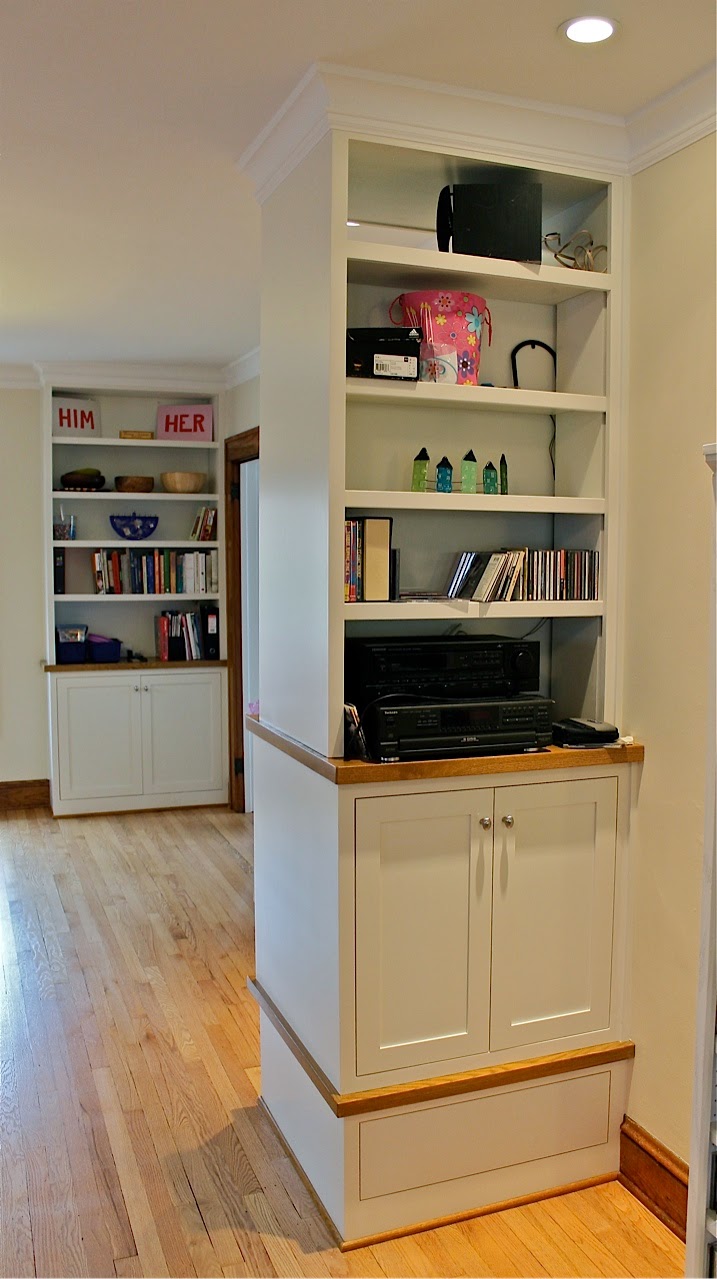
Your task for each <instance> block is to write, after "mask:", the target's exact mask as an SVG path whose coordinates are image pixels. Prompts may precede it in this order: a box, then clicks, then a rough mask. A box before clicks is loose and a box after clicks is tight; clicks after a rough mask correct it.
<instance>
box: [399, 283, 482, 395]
mask: <svg viewBox="0 0 717 1279" xmlns="http://www.w3.org/2000/svg"><path fill="white" fill-rule="evenodd" d="M396 306H399V307H400V309H401V319H400V320H397V319H396V317H395V315H394V308H395V307H396ZM388 314H389V318H390V320H391V323H392V324H397V325H416V327H418V326H420V327H421V328H422V330H423V346H422V348H421V372H420V377H421V380H422V381H430V382H448V381H452V382H458V383H459V384H461V385H463V386H477V385H478V371H479V369H480V349H481V337H482V334H483V326H484V325H485V327H486V331H487V333H488V345H489V346H490V343H491V339H492V336H493V326H492V321H491V316H490V311H489V310H488V305H487V303H486V300H485V298H482V297H479V296H478V294H477V293H464V292H463V291H462V290H460V289H453V290H451V289H425V290H423V291H420V292H417V293H401V294H399V296H398V297H397V298H394V300H393V302H392V303H391V305H390V307H389V308H388ZM424 348H425V349H424Z"/></svg>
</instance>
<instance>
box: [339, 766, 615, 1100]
mask: <svg viewBox="0 0 717 1279" xmlns="http://www.w3.org/2000/svg"><path fill="white" fill-rule="evenodd" d="M616 812H617V779H616V778H615V777H597V778H592V779H590V780H585V781H582V780H581V781H564V782H550V783H535V784H532V785H525V786H507V787H500V786H498V787H495V788H494V789H491V788H486V789H483V790H463V791H457V792H455V791H454V792H450V791H448V792H446V791H438V792H433V793H428V794H424V795H414V796H406V795H397V796H388V797H386V798H381V799H379V798H374V799H359V800H357V803H356V1024H357V1040H356V1055H357V1073H358V1074H359V1075H361V1074H366V1073H370V1072H372V1071H381V1070H391V1069H395V1068H396V1067H400V1066H413V1065H416V1064H417V1063H418V1062H425V1063H429V1062H433V1063H436V1069H438V1064H439V1063H440V1062H442V1061H445V1060H449V1059H451V1060H452V1059H454V1058H456V1057H460V1056H461V1055H470V1054H474V1053H483V1052H487V1051H489V1050H491V1051H496V1050H499V1049H506V1048H511V1049H512V1048H521V1047H525V1048H527V1047H529V1045H531V1044H534V1043H536V1042H538V1043H539V1042H543V1041H545V1040H551V1039H555V1040H558V1039H561V1038H565V1037H569V1036H571V1035H578V1034H581V1033H584V1032H590V1031H596V1030H600V1029H605V1028H607V1027H608V1026H609V1024H610V977H611V972H610V968H611V964H610V960H611V954H612V947H613V904H614V890H615V851H616Z"/></svg>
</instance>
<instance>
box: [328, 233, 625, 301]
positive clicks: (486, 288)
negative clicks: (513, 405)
mask: <svg viewBox="0 0 717 1279" xmlns="http://www.w3.org/2000/svg"><path fill="white" fill-rule="evenodd" d="M347 269H348V280H349V283H356V284H379V285H385V286H387V287H390V288H395V290H396V292H397V293H400V292H402V291H403V290H405V289H422V288H430V287H431V285H436V286H437V285H438V284H441V283H442V284H443V285H444V286H445V287H447V288H454V289H467V290H469V291H470V292H472V293H474V292H478V293H481V294H485V296H486V297H487V300H488V304H489V305H490V302H491V299H501V300H503V301H506V302H544V303H547V304H548V305H555V304H556V303H558V302H565V301H567V299H568V298H572V297H576V296H577V295H578V294H580V293H587V292H598V293H600V292H602V293H608V292H609V291H610V289H611V288H612V280H611V277H610V276H609V275H603V274H602V273H600V272H592V271H575V270H571V269H570V268H569V267H561V266H542V265H539V264H538V263H537V262H536V263H531V262H508V261H504V260H503V259H501V258H479V257H473V256H471V255H470V254H467V253H440V252H439V251H438V250H437V249H413V248H404V247H401V246H397V245H393V244H370V243H361V242H360V241H356V240H354V241H352V242H351V243H350V245H349V246H348V249H347Z"/></svg>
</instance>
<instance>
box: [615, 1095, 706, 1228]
mask: <svg viewBox="0 0 717 1279" xmlns="http://www.w3.org/2000/svg"><path fill="white" fill-rule="evenodd" d="M688 1179H689V1168H688V1166H687V1164H686V1163H685V1162H684V1160H682V1159H680V1158H679V1157H678V1156H677V1155H675V1154H673V1153H672V1151H671V1150H668V1149H667V1147H666V1146H663V1145H662V1142H660V1141H658V1140H657V1138H656V1137H653V1136H651V1134H650V1133H649V1132H646V1131H645V1129H644V1128H641V1127H640V1125H639V1124H637V1123H635V1120H634V1119H630V1118H629V1116H628V1115H625V1118H624V1119H623V1122H622V1126H621V1128H620V1176H619V1178H618V1180H619V1182H620V1185H621V1186H624V1187H625V1189H626V1190H629V1191H630V1193H631V1194H633V1195H634V1196H635V1198H636V1199H639V1200H640V1203H643V1204H644V1205H645V1207H646V1208H649V1209H650V1212H652V1213H654V1215H655V1216H656V1217H658V1218H659V1220H660V1221H662V1222H664V1224H665V1225H666V1226H668V1227H669V1229H670V1230H671V1231H672V1233H673V1234H675V1235H677V1237H678V1239H682V1241H683V1242H684V1239H685V1235H686V1233H687V1185H688Z"/></svg>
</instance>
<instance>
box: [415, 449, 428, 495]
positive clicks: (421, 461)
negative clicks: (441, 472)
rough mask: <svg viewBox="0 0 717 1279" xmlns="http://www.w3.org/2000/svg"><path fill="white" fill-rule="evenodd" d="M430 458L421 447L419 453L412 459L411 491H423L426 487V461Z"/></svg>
mask: <svg viewBox="0 0 717 1279" xmlns="http://www.w3.org/2000/svg"><path fill="white" fill-rule="evenodd" d="M430 460H431V459H430V457H429V456H428V453H427V451H426V449H421V451H420V453H417V454H416V456H415V458H414V459H413V474H412V475H411V492H412V493H425V491H426V488H427V487H428V463H429V462H430Z"/></svg>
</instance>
